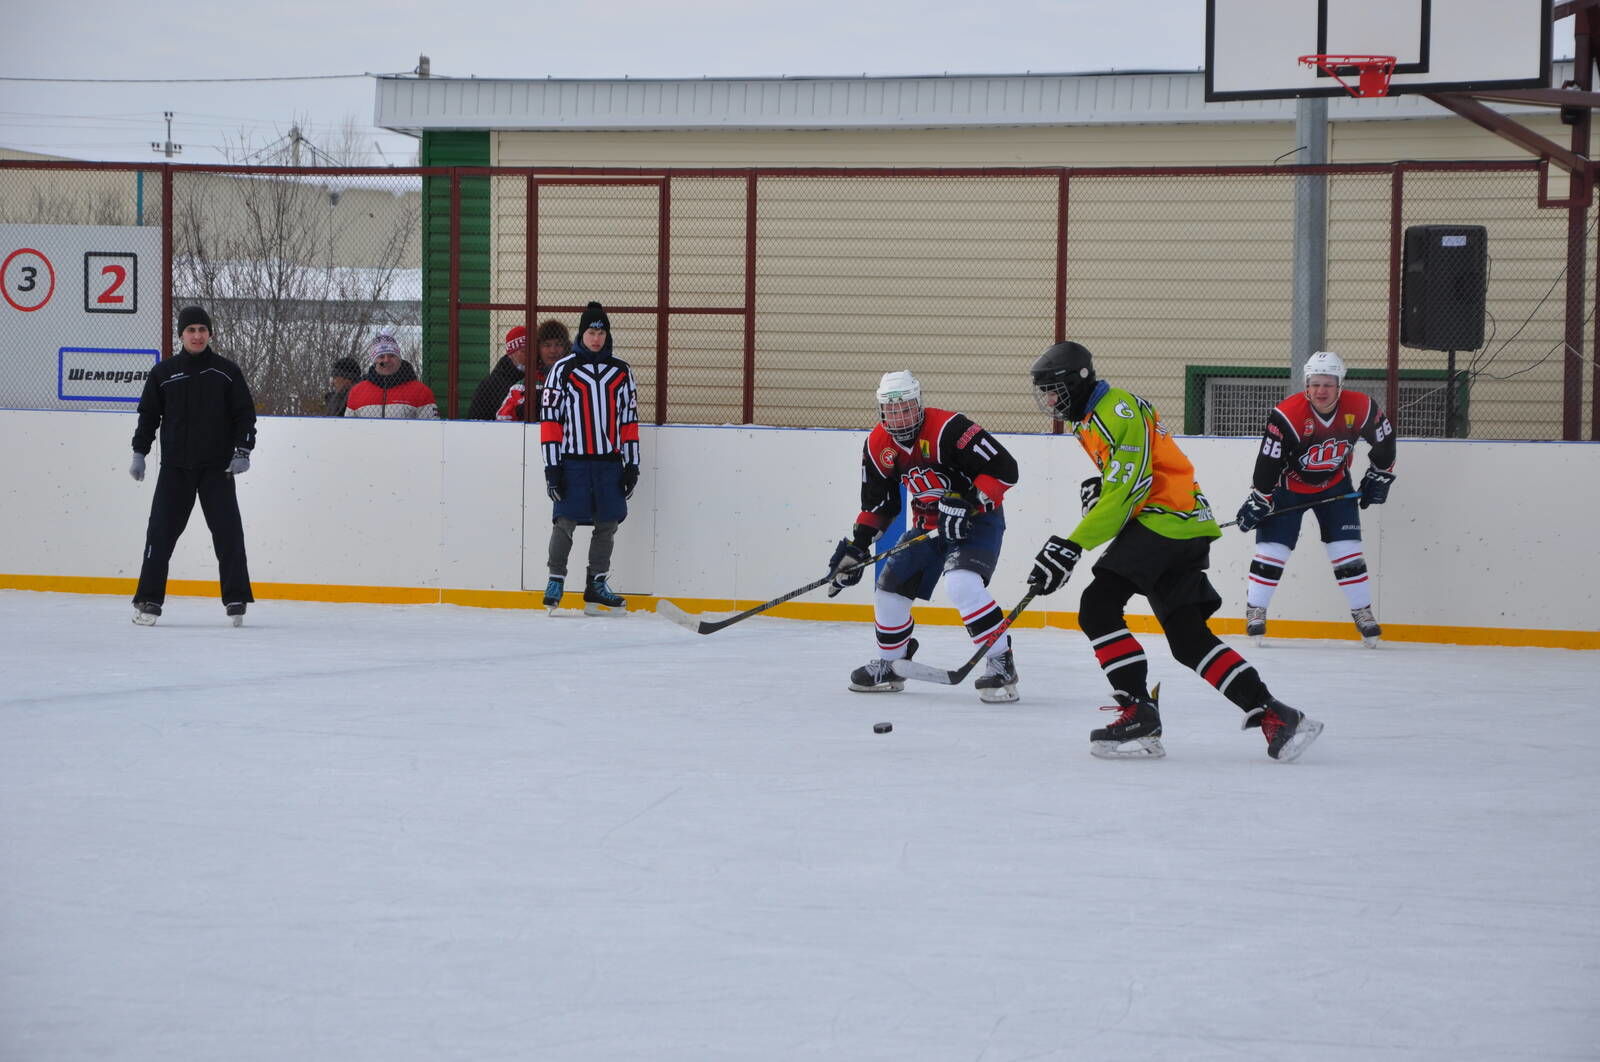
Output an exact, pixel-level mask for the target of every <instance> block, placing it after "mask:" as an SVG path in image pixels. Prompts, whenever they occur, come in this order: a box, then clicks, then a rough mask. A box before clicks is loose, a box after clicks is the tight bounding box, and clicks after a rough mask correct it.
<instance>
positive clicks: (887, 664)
mask: <svg viewBox="0 0 1600 1062" xmlns="http://www.w3.org/2000/svg"><path fill="white" fill-rule="evenodd" d="M916 653H917V640H916V639H915V638H913V639H911V641H910V642H909V643H908V644H907V645H906V655H905V657H904V659H906V660H910V659H911V658H912V657H913V656H915V655H916ZM892 663H893V661H890V660H885V659H883V658H882V657H879V658H878V659H876V660H868V661H867V662H866V663H865V664H863V665H862V666H861V667H858V668H856V669H855V670H854V671H852V672H850V688H851V689H853V690H855V691H856V692H857V693H899V692H900V691H901V690H903V689H905V688H906V680H905V679H903V678H901V677H900V676H899V675H896V674H895V673H894V669H893V667H892V666H891V665H892Z"/></svg>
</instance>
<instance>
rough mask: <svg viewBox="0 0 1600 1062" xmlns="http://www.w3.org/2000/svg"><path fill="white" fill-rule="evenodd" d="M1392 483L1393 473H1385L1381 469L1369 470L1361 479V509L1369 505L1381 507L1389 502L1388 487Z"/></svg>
mask: <svg viewBox="0 0 1600 1062" xmlns="http://www.w3.org/2000/svg"><path fill="white" fill-rule="evenodd" d="M1393 482H1394V473H1393V472H1385V471H1384V470H1383V469H1381V468H1369V469H1367V474H1366V475H1365V476H1362V477H1361V507H1362V508H1363V509H1365V508H1366V507H1367V506H1369V505H1382V504H1383V503H1384V502H1386V501H1388V500H1389V485H1390V484H1392V483H1393Z"/></svg>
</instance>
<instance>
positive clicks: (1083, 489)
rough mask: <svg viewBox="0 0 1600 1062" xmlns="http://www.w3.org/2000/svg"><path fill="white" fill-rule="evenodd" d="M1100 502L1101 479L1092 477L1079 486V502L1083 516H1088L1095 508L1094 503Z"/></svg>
mask: <svg viewBox="0 0 1600 1062" xmlns="http://www.w3.org/2000/svg"><path fill="white" fill-rule="evenodd" d="M1099 500H1100V477H1099V476H1090V477H1089V478H1088V479H1086V480H1084V481H1083V482H1082V483H1080V484H1078V502H1079V504H1080V505H1082V507H1083V515H1084V516H1088V515H1089V510H1090V509H1093V508H1094V503H1095V502H1097V501H1099Z"/></svg>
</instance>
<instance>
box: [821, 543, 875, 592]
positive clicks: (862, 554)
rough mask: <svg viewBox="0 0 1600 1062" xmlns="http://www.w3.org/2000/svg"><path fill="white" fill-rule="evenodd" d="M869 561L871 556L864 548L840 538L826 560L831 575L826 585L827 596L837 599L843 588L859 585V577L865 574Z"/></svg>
mask: <svg viewBox="0 0 1600 1062" xmlns="http://www.w3.org/2000/svg"><path fill="white" fill-rule="evenodd" d="M871 559H872V554H870V553H868V552H867V548H866V547H865V546H862V545H858V544H857V543H855V542H853V541H851V540H850V539H848V538H841V539H840V540H839V544H838V545H837V546H835V547H834V549H833V556H832V557H830V558H829V559H828V570H829V571H830V572H832V573H833V581H832V582H830V583H829V584H828V596H829V597H837V596H838V594H839V591H841V590H843V589H844V588H845V587H847V586H854V585H856V584H857V583H859V582H860V581H861V576H862V575H864V574H866V571H867V561H869V560H871Z"/></svg>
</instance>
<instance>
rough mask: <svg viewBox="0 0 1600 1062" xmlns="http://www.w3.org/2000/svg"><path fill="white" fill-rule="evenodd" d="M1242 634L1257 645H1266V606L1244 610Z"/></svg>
mask: <svg viewBox="0 0 1600 1062" xmlns="http://www.w3.org/2000/svg"><path fill="white" fill-rule="evenodd" d="M1244 632H1245V634H1247V635H1249V636H1250V637H1251V638H1252V639H1253V640H1254V641H1255V643H1256V644H1257V645H1265V644H1266V643H1267V606H1265V605H1262V606H1261V607H1259V608H1257V607H1255V606H1254V605H1251V606H1247V607H1246V608H1245V610H1244Z"/></svg>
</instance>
